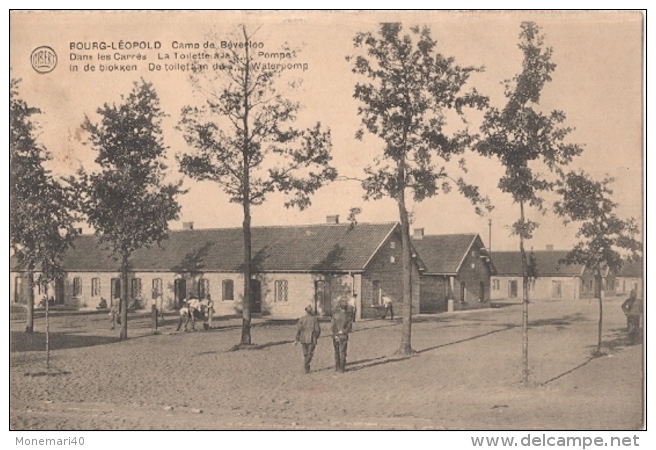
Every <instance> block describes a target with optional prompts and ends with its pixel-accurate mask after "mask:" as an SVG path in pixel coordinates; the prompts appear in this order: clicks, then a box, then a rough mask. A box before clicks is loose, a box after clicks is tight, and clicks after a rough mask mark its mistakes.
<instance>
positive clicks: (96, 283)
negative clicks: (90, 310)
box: [91, 278, 100, 297]
mask: <svg viewBox="0 0 656 450" xmlns="http://www.w3.org/2000/svg"><path fill="white" fill-rule="evenodd" d="M91 296H92V297H100V278H92V279H91Z"/></svg>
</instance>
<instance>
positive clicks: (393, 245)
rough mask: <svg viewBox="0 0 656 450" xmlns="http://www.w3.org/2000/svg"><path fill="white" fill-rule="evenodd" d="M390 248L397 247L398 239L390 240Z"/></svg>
mask: <svg viewBox="0 0 656 450" xmlns="http://www.w3.org/2000/svg"><path fill="white" fill-rule="evenodd" d="M390 248H391V249H395V248H396V241H390Z"/></svg>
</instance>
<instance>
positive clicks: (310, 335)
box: [294, 305, 321, 373]
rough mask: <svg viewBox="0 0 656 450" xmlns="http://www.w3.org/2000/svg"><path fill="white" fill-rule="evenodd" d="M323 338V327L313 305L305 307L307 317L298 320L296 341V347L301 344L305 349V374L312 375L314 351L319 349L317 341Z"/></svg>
mask: <svg viewBox="0 0 656 450" xmlns="http://www.w3.org/2000/svg"><path fill="white" fill-rule="evenodd" d="M319 336H321V326H319V319H317V318H316V316H315V315H314V314H313V309H312V306H311V305H308V306H306V307H305V315H304V316H303V317H301V318H300V319H298V322H297V324H296V339H295V341H294V345H296V344H298V343H299V342H300V343H301V346H302V347H303V360H304V368H305V373H310V363H311V362H312V357H313V356H314V349H315V348H316V347H317V341H318V339H319Z"/></svg>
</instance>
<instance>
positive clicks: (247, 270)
mask: <svg viewBox="0 0 656 450" xmlns="http://www.w3.org/2000/svg"><path fill="white" fill-rule="evenodd" d="M242 31H243V33H244V43H245V44H246V45H245V52H246V62H245V67H244V80H243V81H244V84H243V89H244V91H243V92H244V117H243V122H244V142H243V148H242V161H243V167H242V176H243V178H242V183H243V184H242V190H243V197H242V202H243V203H242V206H243V209H244V222H243V225H242V228H243V233H244V306H243V309H242V325H241V345H251V271H252V267H251V186H250V182H251V180H250V167H249V164H250V158H249V154H250V148H249V147H250V141H249V127H248V115H249V112H250V104H249V102H248V96H249V94H248V92H249V88H250V57H249V47H248V44H249V42H248V34H247V33H246V27H242Z"/></svg>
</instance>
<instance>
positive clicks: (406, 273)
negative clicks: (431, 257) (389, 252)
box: [397, 163, 413, 355]
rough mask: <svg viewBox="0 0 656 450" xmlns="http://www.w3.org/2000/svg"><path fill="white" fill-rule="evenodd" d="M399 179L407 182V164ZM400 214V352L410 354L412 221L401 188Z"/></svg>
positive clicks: (403, 167) (399, 197)
mask: <svg viewBox="0 0 656 450" xmlns="http://www.w3.org/2000/svg"><path fill="white" fill-rule="evenodd" d="M398 177H399V179H401V180H403V184H399V186H404V185H405V184H404V183H405V165H404V164H403V163H401V164H400V165H399V174H398ZM397 204H398V206H399V216H400V218H401V249H402V252H403V258H402V259H403V315H402V317H403V328H402V330H401V345H400V346H399V350H398V352H397V353H398V354H400V355H410V354H412V353H413V350H412V254H411V251H410V223H409V220H408V210H407V209H406V206H405V190H404V189H400V192H399V194H398V196H397Z"/></svg>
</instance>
